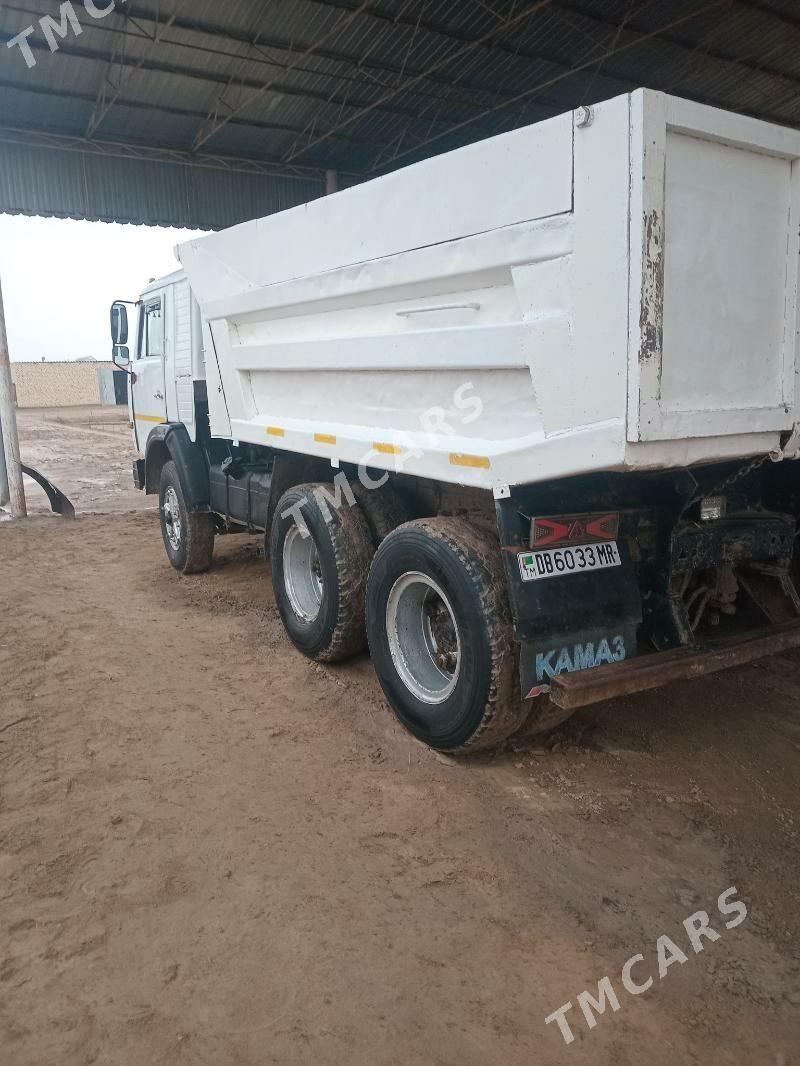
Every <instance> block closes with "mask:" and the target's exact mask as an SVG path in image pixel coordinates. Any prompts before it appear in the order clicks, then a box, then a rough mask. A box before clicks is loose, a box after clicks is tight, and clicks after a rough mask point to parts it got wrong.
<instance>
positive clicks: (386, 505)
mask: <svg viewBox="0 0 800 1066" xmlns="http://www.w3.org/2000/svg"><path fill="white" fill-rule="evenodd" d="M352 489H353V493H354V495H355V498H356V499H357V500H358V505H359V507H360V508H361V510H362V511H363V512H364V517H365V518H366V520H367V525H368V526H369V530H370V533H371V534H372V541H373V543H374V545H375V547H376V548H377V547H378V545H379V544H381V543H382V542H383V541H384V540H385V539H386V538H387V537H388V536H389V534H390V533H391V532H392V530H394V529H397V527H398V526H402V525H404V524H405V523H406V522H410V521H411V519H412V518H414V513H413V512H412V510H411V507H410V506H409V505H408V503H406V501H405V499H404V498H403V497H402V496H401V495H400V494H399V493H398V492H397V491H396V490H395V489H394V488H393V487H392V486H391V485H381V487H380V488H377V489H368V488H365V487H364V485H362V484H361V482H360V481H358V480H355V481H354V482H353V484H352Z"/></svg>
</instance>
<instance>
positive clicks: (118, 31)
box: [5, 3, 569, 107]
mask: <svg viewBox="0 0 800 1066" xmlns="http://www.w3.org/2000/svg"><path fill="white" fill-rule="evenodd" d="M5 8H6V10H8V11H14V12H16V13H19V14H24V15H28V16H30V17H31V18H34V19H35V18H38V17H39V16H40V15H41V12H37V11H34V10H33V9H31V8H30V7H29V6H26V5H24V4H19V3H6V4H5ZM128 15H129V17H128V19H127V21H126V22H123V23H122V25H121V26H120V27H119V28H114V27H111V26H108V25H107V24H106V22H105V21H104V22H98V23H96V24H95V25H93V26H92V31H93V33H108V34H113V35H115V36H116V37H117V38H118V39H119V40H121V41H122V42H123V43H124V42H127V41H128V40H130V41H133V42H138V43H141V42H142V41H143V40H148V39H150V37H151V36H152V34H149V33H147V31H145V30H144V28H141V29H136V28H135V27H140V26H141V25H142V23H147V22H151V23H156V24H157V22H158V15H157V12H153V11H150V10H149V9H147V8H145V7H143V6H130V7H129V8H128ZM126 27H128V28H126ZM172 30H173V31H181V30H182V31H185V32H186V33H191V34H195V35H197V36H205V37H208V38H209V39H210V40H213V41H215V42H222V41H226V42H230V43H231V44H240V45H244V46H246V47H247V48H248V49H249V51H250V54H249V55H248V56H247V57H245V56H241V58H242V59H244V58H246V59H247V62H248V63H251V64H253V65H254V66H256V65H257V66H267V67H277V68H279V69H281V70H284V69H285V67H286V63H284V62H281V61H278V60H276V59H274V58H272V57H271V56H269V55H268V54H267V52H266V51H265V49H267V48H268V49H269V50H270V52H284V53H289V54H293V48H294V47H295V46H293V45H292V43H291V42H290V41H288V40H284V39H281V38H278V37H274V36H272V35H269V34H264V33H260V34H259V35H258V44H256V45H254V44H253V39H252V37H250V36H248V35H247V34H245V33H236V32H234V31H232V30H229V29H224V28H222V27H221V26H218V25H216V24H214V23H210V22H205V21H199V20H197V19H193V18H187V17H186V16H178V17H177V18H176V19H175V21H174V22H173V24H172ZM161 43H162V44H164V45H172V46H175V47H179V48H181V49H184V50H186V51H187V52H197V53H198V54H200V55H213V56H221V57H224V58H225V59H235V58H239V55H240V54H239V53H234V52H231V51H230V50H227V49H224V48H220V47H218V46H215V45H214V44H211V43H203V44H201V43H199V42H197V41H194V40H192V41H190V40H187V39H184V38H183V37H181V36H179V35H178V36H176V35H174V34H170V35H167V34H166V33H165V34H164V35H163V36H162V37H161ZM113 54H115V52H112V56H113ZM312 58H320V59H328V60H331V61H332V62H335V63H338V64H340V65H341V66H343V67H344V66H346V67H348V68H350V70H351V71H352V73H349V74H345V73H343V72H341V71H336V72H334V71H332V70H330V69H327V70H325V71H324V72H323V71H320V70H319V69H318V68H315V67H313V66H311V65H301V64H295V66H294V67H293V69H294V70H296V71H298V72H301V73H306V74H314V75H315V76H316V77H324V78H325V79H327V80H330V81H335V82H340V83H351V84H353V85H357V86H359V87H362V88H363V87H364V85H365V78H364V75H365V74H367V75H368V76H369V77H372V78H374V81H375V82H376V84H378V85H379V86H380V87H381V88H384V87H387V86H389V85H394V84H395V82H394V81H391V80H390V79H393V78H396V77H397V75H402V74H403V73H405V74H406V75H408V76H412V75H414V74H415V73H417V71H415V70H414V69H413V67H410V66H408V65H405V67H403V66H400V65H397V64H391V63H389V62H388V61H386V60H383V61H381V62H380V63H379V62H376V61H374V60H372V59H370V58H369V57H365V58H361V57H360V56H358V55H350V54H348V53H346V52H343V51H340V50H338V49H334V48H325V47H322V48H317V49H316V50H315V52H314V56H313V57H312ZM107 65H108V67H110V66H111V63H110V62H109V63H108V64H107ZM107 77H108V78H109V80H110V74H109V73H107ZM426 81H429V82H431V84H432V85H440V86H442V87H445V88H447V89H448V90H449V92H450V96H451V99H452V100H453V102H454V103H457V104H459V105H462V106H464V107H471V106H474V105H475V102H476V100H475V95H476V94H480V95H482V96H484V97H487V98H491V99H492V100H500V99H502V97H503V96H504V95H510V94H507V93H506V94H503V93H502V92H500V91H499V90H498V88H497V86H496V85H482V84H479V83H478V82H477V81H475V80H474V79H470V80H465V79H463V78H462V79H461V80H460V83H459V86H454V85H453V83H452V81H451V80H450V79H448V78H446V77H436V76H435V75H429V76H428V78H427V79H426ZM254 84H256V83H254ZM276 87H277V86H276ZM453 89H459V90H460V95H458V96H453ZM414 92H415V95H419V96H428V97H430V98H431V99H432V100H435V101H436V102H437V103H441V100H442V94H441V92H439V91H438V90H435V89H426V88H423V87H422V86H417V87H416V88H415V90H414ZM561 103H563V104H564V106H569V105H568V104H567V103H565V102H564V101H561Z"/></svg>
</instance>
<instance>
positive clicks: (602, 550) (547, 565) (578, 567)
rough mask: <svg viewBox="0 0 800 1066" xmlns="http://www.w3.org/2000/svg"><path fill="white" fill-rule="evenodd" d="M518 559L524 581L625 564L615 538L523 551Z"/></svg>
mask: <svg viewBox="0 0 800 1066" xmlns="http://www.w3.org/2000/svg"><path fill="white" fill-rule="evenodd" d="M518 558H519V572H520V574H521V575H522V580H523V581H539V580H540V579H542V578H545V577H561V576H563V575H564V574H582V573H584V572H585V571H587V570H607V569H608V568H609V567H611V566H622V560H621V559H620V557H619V549H618V548H617V542H616V541H615V540H609V541H607V542H606V543H605V544H583V545H580V546H579V547H576V548H544V549H542V550H541V551H537V552H522V553H521V554H520V555H519V556H518Z"/></svg>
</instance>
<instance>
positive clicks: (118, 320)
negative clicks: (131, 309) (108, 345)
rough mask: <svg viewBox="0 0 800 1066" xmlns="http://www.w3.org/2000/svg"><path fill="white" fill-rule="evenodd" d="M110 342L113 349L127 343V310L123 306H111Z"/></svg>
mask: <svg viewBox="0 0 800 1066" xmlns="http://www.w3.org/2000/svg"><path fill="white" fill-rule="evenodd" d="M111 340H112V341H113V342H114V347H115V348H117V347H119V346H121V345H125V344H127V343H128V309H127V307H126V306H125V304H112V305H111Z"/></svg>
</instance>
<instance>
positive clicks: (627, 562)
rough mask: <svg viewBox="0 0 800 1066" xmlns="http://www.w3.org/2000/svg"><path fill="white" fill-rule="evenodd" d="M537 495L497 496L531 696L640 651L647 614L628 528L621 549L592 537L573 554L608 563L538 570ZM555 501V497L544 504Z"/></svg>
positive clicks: (525, 684)
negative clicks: (533, 539)
mask: <svg viewBox="0 0 800 1066" xmlns="http://www.w3.org/2000/svg"><path fill="white" fill-rule="evenodd" d="M532 496H533V493H531V491H530V490H529V489H528V490H522V491H521V492H519V490H517V491H513V495H512V498H511V499H504V500H499V501H497V512H498V525H499V528H500V538H501V545H502V551H503V560H504V564H505V570H506V577H507V579H508V593H509V600H510V605H511V612H512V615H513V619H514V627H515V630H516V635H517V639H518V641H519V643H520V687H521V691H522V696H523V699H529V698H533V697H535V696H539V695H541V694H543V693H545V692H548V691H549V690H550V687H551V685H552V684H553V681H554V680H555V679H556V678H558V677H561V676H562V675H564V674H572V673H576V672H579V671H583V670H589V669H592V668H594V667H597V666H605V665H609V664H611V663H618V662H623V661H624V660H626V659H629V658H632V657H634V656H635V655H636V653H637V638H638V630H639V626H640V624H641V621H642V597H641V592H640V590H639V584H638V582H637V579H636V573H635V570H634V567H633V562H632V560H631V557H630V551H629V548H628V543H627V538H626V537H625V535H624V531H623V530H620V536H619V538H618V540H617V541H616V542H615V544H614V546H613V549H612V548H611V547H609V546H607V545H604V544H594V545H591V544H584V545H582V546H580V547H577V548H575V549H574V550H573V553H572V554H573V556H574V555H576V554H578V555H582V554H584V553H599V555H600V560H601V561H602V562H603V563H604V564H607V565H604V566H603V568H601V569H587V570H586V571H585V572H580V571H579V570H578V569H577V567H576V569H574V570H569V571H567V570H564V571H562V572H558V571H556V570H555V568H553V569H552V571H550V572H542V571H544V570H545V568H544V566H542V567H540V568H539V571H540V572H539V573H538V574H537V576H536V577H535V578H533V577H531V573H532V572H535V571H536V566H535V565H533V564H534V562H535V560H534V558H533V555H534V554H535V553H532V552H531V547H530V528H531V521H530V515H531V514H532V513H533V514H535V513H537V510H536V508H537V503H538V501H536V500H535V499H534V498H531V497H532ZM551 503H552V501H549V500H548V501H546V503H545V505H544V506H545V507H546V506H547V504H551ZM538 513H542V509H539V510H538ZM544 513H548V512H547V511H545V512H544ZM549 513H551V514H552V513H553V511H552V510H550V511H549ZM542 561H544V560H542ZM591 561H592V563H594V559H592V560H591ZM526 577H527V580H526Z"/></svg>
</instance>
